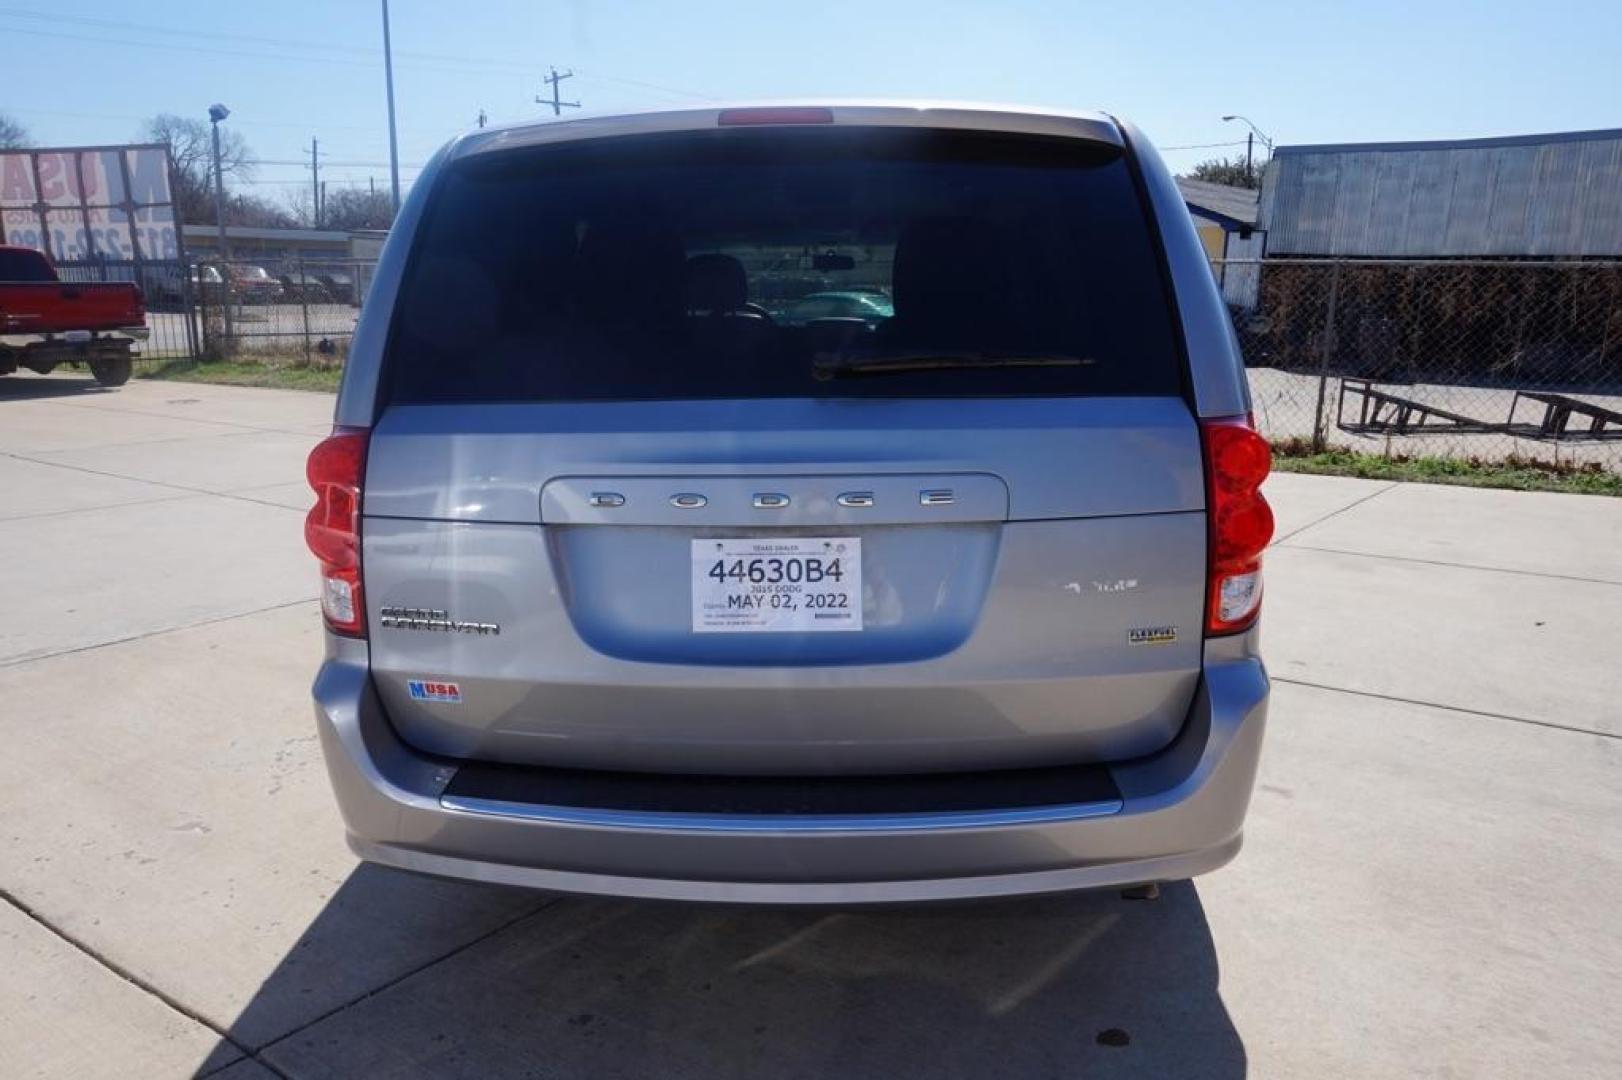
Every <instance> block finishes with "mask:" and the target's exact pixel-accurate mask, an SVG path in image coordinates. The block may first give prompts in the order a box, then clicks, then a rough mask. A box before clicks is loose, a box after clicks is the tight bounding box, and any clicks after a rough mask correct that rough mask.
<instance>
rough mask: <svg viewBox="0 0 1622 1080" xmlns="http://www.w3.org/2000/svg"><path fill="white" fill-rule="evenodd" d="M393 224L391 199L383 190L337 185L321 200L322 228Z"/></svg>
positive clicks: (372, 227) (377, 227) (376, 227)
mask: <svg viewBox="0 0 1622 1080" xmlns="http://www.w3.org/2000/svg"><path fill="white" fill-rule="evenodd" d="M393 223H394V200H393V199H391V198H390V197H389V193H388V192H386V191H367V190H365V189H362V188H339V189H337V190H336V191H334V192H332V193H331V194H330V195H328V196H327V197H326V198H325V199H324V200H322V207H321V227H322V228H323V229H341V230H350V229H386V228H388V227H389V226H390V225H392V224H393Z"/></svg>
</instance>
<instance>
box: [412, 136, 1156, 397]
mask: <svg viewBox="0 0 1622 1080" xmlns="http://www.w3.org/2000/svg"><path fill="white" fill-rule="evenodd" d="M942 358H944V360H945V361H947V362H952V363H955V364H958V365H959V366H957V367H954V368H952V369H950V370H921V369H919V368H922V367H925V366H927V365H928V364H930V363H936V362H941V360H942ZM1010 360H1013V361H1016V362H1017V366H1010V365H1009V361H1010ZM965 363H973V364H979V363H996V364H999V365H1001V366H996V367H987V368H971V367H963V366H961V365H963V364H965ZM1038 364H1040V366H1036V365H1038ZM853 367H860V368H863V369H864V373H863V374H861V375H860V376H850V370H851V368H853ZM880 368H882V369H884V370H882V371H878V370H875V369H880ZM836 371H837V372H838V377H829V376H830V374H831V373H834V372H836ZM385 372H386V374H385V384H386V387H387V393H388V396H389V398H390V400H393V401H398V402H413V403H421V402H443V401H569V400H626V399H669V398H754V397H852V396H863V397H872V396H884V397H896V396H906V397H942V396H952V397H957V396H989V395H1121V394H1134V395H1157V396H1158V395H1175V394H1177V393H1178V392H1179V387H1180V377H1179V369H1178V359H1177V350H1176V348H1175V344H1174V335H1173V330H1172V321H1171V318H1170V314H1169V311H1168V307H1167V298H1166V292H1165V288H1164V285H1163V282H1162V279H1161V276H1160V273H1159V269H1158V263H1157V260H1156V257H1155V251H1154V246H1153V241H1152V239H1151V235H1150V231H1149V227H1148V224H1147V219H1146V215H1145V212H1144V209H1143V207H1142V204H1141V202H1140V200H1139V197H1138V194H1137V191H1136V188H1135V185H1134V183H1133V181H1132V177H1131V174H1130V172H1129V169H1128V166H1127V163H1126V162H1125V161H1124V160H1123V158H1122V155H1121V153H1120V152H1119V151H1118V150H1115V149H1113V148H1110V147H1102V146H1095V145H1092V144H1088V143H1083V142H1079V141H1076V140H1057V139H1032V138H1021V137H1011V136H1006V135H989V134H981V133H945V132H930V131H913V130H908V129H809V130H807V129H799V130H791V131H784V130H780V129H779V130H773V131H760V130H756V131H738V130H730V131H715V132H700V133H683V134H678V135H658V136H639V137H635V138H624V139H605V140H593V141H588V142H578V143H571V144H566V145H562V146H558V147H540V148H530V149H522V150H510V151H499V152H494V153H486V154H481V155H476V156H473V157H470V158H468V159H465V160H463V161H460V162H457V163H455V164H453V165H452V166H451V167H450V168H449V169H448V170H447V171H446V173H444V174H443V175H442V177H441V179H440V181H439V184H438V188H437V190H436V191H435V192H434V193H433V195H432V197H431V198H430V202H429V206H428V207H427V212H426V215H425V219H424V221H423V224H422V226H421V228H420V231H419V233H418V236H417V239H416V242H415V244H414V249H413V251H412V254H411V257H410V259H409V261H408V265H407V269H406V275H405V280H404V282H403V283H402V288H401V292H400V298H399V302H398V304H397V308H396V312H395V315H394V322H393V326H392V328H391V332H390V340H389V347H388V355H387V359H386V361H385Z"/></svg>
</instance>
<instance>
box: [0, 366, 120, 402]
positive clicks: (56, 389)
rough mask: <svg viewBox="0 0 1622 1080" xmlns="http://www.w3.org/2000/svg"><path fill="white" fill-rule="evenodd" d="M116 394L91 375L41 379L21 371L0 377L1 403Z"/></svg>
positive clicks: (56, 376) (55, 376) (57, 376)
mask: <svg viewBox="0 0 1622 1080" xmlns="http://www.w3.org/2000/svg"><path fill="white" fill-rule="evenodd" d="M116 392H117V391H116V390H109V389H107V388H106V387H104V386H102V385H101V384H100V383H98V382H97V381H96V380H95V379H93V378H91V377H90V376H89V375H85V376H84V377H83V378H74V377H73V375H71V374H69V375H66V376H63V375H53V376H51V377H50V378H41V377H40V376H38V375H31V374H28V373H27V372H21V371H19V372H17V373H15V374H12V375H0V401H33V400H37V399H40V398H55V397H80V396H82V395H85V394H111V393H116Z"/></svg>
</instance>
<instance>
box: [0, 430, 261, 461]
mask: <svg viewBox="0 0 1622 1080" xmlns="http://www.w3.org/2000/svg"><path fill="white" fill-rule="evenodd" d="M263 434H265V432H262V431H249V430H244V431H221V432H212V431H211V432H209V433H208V434H206V435H203V434H198V433H197V432H193V433H192V434H190V435H165V436H164V437H163V438H161V439H128V440H125V441H124V442H104V443H92V444H91V445H89V446H59V447H56V448H55V449H40V448H39V447H37V446H22V447H18V448H16V449H14V450H3V451H0V453H3V454H5V455H6V456H7V457H20V458H26V459H28V460H33V459H32V458H29V455H30V454H79V453H83V452H84V451H87V450H123V449H125V448H127V447H134V446H162V445H163V444H164V443H177V442H187V441H189V440H192V439H228V438H231V437H232V436H242V435H263Z"/></svg>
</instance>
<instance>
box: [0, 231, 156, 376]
mask: <svg viewBox="0 0 1622 1080" xmlns="http://www.w3.org/2000/svg"><path fill="white" fill-rule="evenodd" d="M146 336H147V327H146V305H145V303H144V301H143V300H142V298H141V290H140V289H139V288H137V287H136V286H134V285H132V284H130V283H129V282H126V281H106V282H101V281H98V282H78V281H61V280H59V279H58V278H57V276H56V267H54V266H52V265H51V261H50V260H49V259H48V258H46V257H45V255H44V253H43V252H39V251H35V250H34V249H32V248H21V247H0V375H9V374H11V373H12V372H14V371H16V370H17V369H18V368H27V369H29V370H30V371H37V372H39V373H40V374H41V375H45V374H48V373H49V372H50V371H51V370H52V369H54V368H55V367H57V365H59V364H67V363H83V364H88V365H90V373H91V374H92V375H94V376H95V377H96V381H97V382H99V383H101V384H102V385H103V386H122V385H123V384H124V383H126V382H128V381H129V378H130V365H131V362H132V360H133V359H134V355H135V352H134V349H135V342H136V341H142V340H145V339H146Z"/></svg>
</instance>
